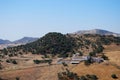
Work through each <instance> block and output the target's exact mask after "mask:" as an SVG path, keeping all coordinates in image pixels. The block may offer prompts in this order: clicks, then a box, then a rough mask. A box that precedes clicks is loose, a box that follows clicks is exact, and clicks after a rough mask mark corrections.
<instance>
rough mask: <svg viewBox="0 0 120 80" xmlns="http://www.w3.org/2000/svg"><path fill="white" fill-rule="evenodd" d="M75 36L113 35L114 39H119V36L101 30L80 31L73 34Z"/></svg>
mask: <svg viewBox="0 0 120 80" xmlns="http://www.w3.org/2000/svg"><path fill="white" fill-rule="evenodd" d="M75 34H99V35H113V36H116V37H120V34H118V33H114V32H110V31H107V30H102V29H92V30H81V31H77V32H75Z"/></svg>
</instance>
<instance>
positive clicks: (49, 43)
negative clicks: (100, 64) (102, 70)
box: [0, 32, 120, 58]
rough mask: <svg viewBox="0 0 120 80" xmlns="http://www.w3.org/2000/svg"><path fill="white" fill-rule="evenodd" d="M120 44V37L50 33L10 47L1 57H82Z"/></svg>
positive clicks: (2, 52)
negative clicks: (24, 55) (34, 55)
mask: <svg viewBox="0 0 120 80" xmlns="http://www.w3.org/2000/svg"><path fill="white" fill-rule="evenodd" d="M112 43H114V44H116V45H119V44H120V37H114V36H112V35H98V34H83V35H79V34H66V35H64V34H61V33H57V32H50V33H48V34H46V35H45V36H43V37H42V38H40V39H38V40H37V41H34V42H32V43H28V44H26V45H20V46H17V47H8V48H5V49H3V50H1V51H0V57H1V58H3V57H5V56H7V55H8V56H9V57H12V56H19V55H22V54H27V53H32V54H43V55H46V54H52V55H53V56H55V55H58V56H59V57H67V56H71V55H72V54H74V53H76V52H79V53H80V54H81V55H83V54H89V55H92V56H94V55H96V53H101V52H102V51H103V49H104V47H103V45H110V44H112Z"/></svg>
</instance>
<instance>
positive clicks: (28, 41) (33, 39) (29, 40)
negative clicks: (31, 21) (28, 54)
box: [12, 37, 38, 44]
mask: <svg viewBox="0 0 120 80" xmlns="http://www.w3.org/2000/svg"><path fill="white" fill-rule="evenodd" d="M37 39H38V38H33V37H23V38H22V39H19V40H16V41H13V42H12V43H18V44H20V43H21V44H26V43H30V42H33V41H36V40H37Z"/></svg>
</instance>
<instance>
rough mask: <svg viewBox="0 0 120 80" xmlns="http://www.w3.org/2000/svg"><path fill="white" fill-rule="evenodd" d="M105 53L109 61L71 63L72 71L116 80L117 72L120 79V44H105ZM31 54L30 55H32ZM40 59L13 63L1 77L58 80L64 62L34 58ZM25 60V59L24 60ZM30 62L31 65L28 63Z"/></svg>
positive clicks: (69, 66)
mask: <svg viewBox="0 0 120 80" xmlns="http://www.w3.org/2000/svg"><path fill="white" fill-rule="evenodd" d="M104 53H105V55H107V56H108V58H109V61H105V62H103V63H100V64H98V63H94V64H91V65H89V66H86V65H84V63H83V62H81V63H80V64H69V65H68V68H69V70H70V71H72V72H75V73H77V74H78V75H79V76H82V75H86V74H95V75H97V77H98V78H99V80H114V79H113V78H112V77H111V75H112V74H116V75H117V77H118V79H116V80H119V79H120V58H119V56H120V46H117V45H113V44H112V45H110V46H105V50H104ZM27 56H28V55H27ZM30 56H31V55H29V57H30ZM35 58H36V59H40V57H39V56H38V55H35V56H34V57H31V59H30V60H29V61H27V62H26V63H25V64H24V65H23V64H22V65H21V64H19V65H13V66H12V67H9V69H6V70H3V71H0V77H1V78H3V79H5V80H16V77H19V78H20V80H57V73H58V72H61V71H63V70H64V68H63V65H62V64H53V65H48V64H42V65H41V64H38V65H37V64H36V65H35V64H34V65H33V62H32V60H33V59H35ZM23 62H24V60H23ZM28 64H29V65H28Z"/></svg>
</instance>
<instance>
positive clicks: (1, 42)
mask: <svg viewBox="0 0 120 80" xmlns="http://www.w3.org/2000/svg"><path fill="white" fill-rule="evenodd" d="M9 43H11V41H9V40H3V39H0V44H9Z"/></svg>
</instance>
